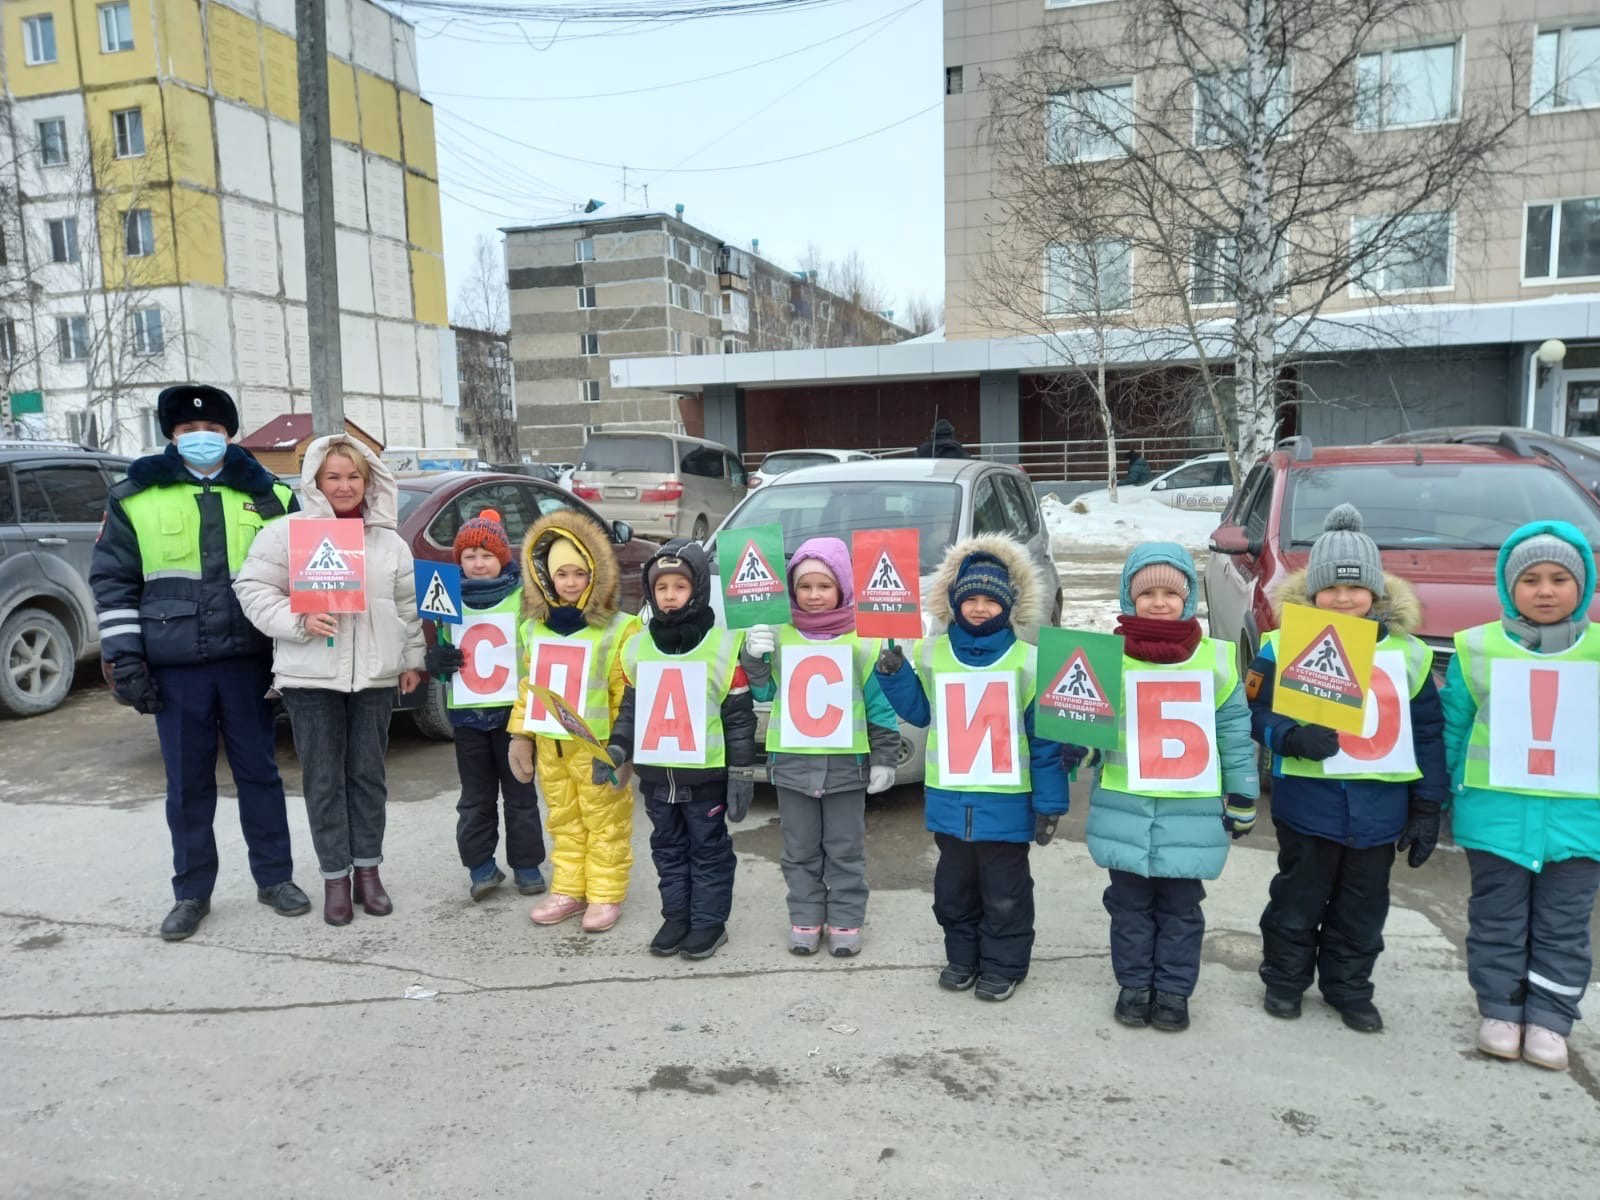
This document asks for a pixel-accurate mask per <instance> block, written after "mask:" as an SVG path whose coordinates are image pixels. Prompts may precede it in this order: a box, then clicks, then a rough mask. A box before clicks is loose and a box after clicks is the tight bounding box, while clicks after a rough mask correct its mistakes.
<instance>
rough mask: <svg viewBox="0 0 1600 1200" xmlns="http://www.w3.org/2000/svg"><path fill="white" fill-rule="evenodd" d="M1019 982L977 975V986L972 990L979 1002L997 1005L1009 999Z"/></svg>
mask: <svg viewBox="0 0 1600 1200" xmlns="http://www.w3.org/2000/svg"><path fill="white" fill-rule="evenodd" d="M1021 982H1022V980H1020V979H1007V978H1005V977H1004V976H1002V975H979V976H978V986H977V987H976V988H975V989H974V990H975V991H976V993H977V996H978V999H979V1000H992V1001H995V1002H996V1003H999V1002H1001V1001H1005V1000H1009V999H1011V997H1012V995H1013V994H1014V993H1015V992H1016V990H1017V985H1018V984H1019V983H1021Z"/></svg>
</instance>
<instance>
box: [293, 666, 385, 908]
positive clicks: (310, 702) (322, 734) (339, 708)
mask: <svg viewBox="0 0 1600 1200" xmlns="http://www.w3.org/2000/svg"><path fill="white" fill-rule="evenodd" d="M394 699H395V696H394V689H393V688H392V687H386V688H367V689H365V690H364V691H359V692H330V691H325V690H323V689H322V688H285V689H284V690H283V706H284V707H285V708H287V709H288V710H289V720H290V722H291V723H292V724H293V726H294V748H295V753H296V754H298V755H299V756H300V770H301V773H302V775H303V777H304V781H305V782H304V784H303V786H304V788H305V793H306V818H307V819H308V820H309V821H310V822H311V844H312V845H313V846H315V847H316V850H317V863H318V865H319V866H320V867H321V868H322V877H323V878H324V879H340V878H343V877H344V876H346V875H348V874H349V873H350V868H351V866H357V867H375V866H377V865H378V864H379V863H381V862H382V861H383V827H384V806H385V805H386V804H387V803H388V800H389V790H388V786H387V784H386V782H385V780H384V773H383V756H384V754H385V753H387V752H388V749H389V714H390V712H391V711H393V709H394Z"/></svg>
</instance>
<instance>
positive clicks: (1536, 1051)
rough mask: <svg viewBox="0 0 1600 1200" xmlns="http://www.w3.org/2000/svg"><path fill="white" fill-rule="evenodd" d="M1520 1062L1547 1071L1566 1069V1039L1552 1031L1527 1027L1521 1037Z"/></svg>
mask: <svg viewBox="0 0 1600 1200" xmlns="http://www.w3.org/2000/svg"><path fill="white" fill-rule="evenodd" d="M1522 1061H1523V1062H1531V1063H1532V1064H1533V1065H1534V1066H1536V1067H1543V1068H1544V1069H1545V1070H1547V1071H1565V1070H1566V1069H1567V1039H1566V1038H1564V1037H1562V1036H1561V1035H1560V1034H1559V1033H1557V1032H1556V1031H1555V1030H1554V1029H1546V1028H1545V1027H1544V1026H1543V1025H1529V1026H1528V1027H1527V1030H1526V1031H1525V1032H1524V1033H1523V1035H1522Z"/></svg>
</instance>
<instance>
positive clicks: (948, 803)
mask: <svg viewBox="0 0 1600 1200" xmlns="http://www.w3.org/2000/svg"><path fill="white" fill-rule="evenodd" d="M1043 596H1044V588H1043V587H1042V585H1041V583H1040V580H1039V578H1038V575H1037V572H1036V571H1035V570H1034V567H1033V563H1032V561H1031V560H1030V559H1029V557H1028V552H1027V550H1026V549H1025V548H1024V547H1023V546H1022V545H1021V544H1020V543H1018V542H1016V541H1014V540H1013V539H1011V538H1009V537H1006V536H1004V535H985V536H981V537H974V538H968V539H967V540H965V541H962V542H958V543H957V544H956V545H954V546H952V547H951V548H950V549H949V551H947V552H946V554H945V557H944V561H943V563H942V564H941V565H940V567H939V570H938V572H937V574H936V575H935V576H934V578H933V581H932V583H931V584H930V585H929V588H928V596H927V598H926V603H927V605H928V609H929V612H930V613H931V614H932V616H933V617H934V618H935V619H936V620H939V621H942V622H944V623H946V625H947V626H948V628H947V629H946V630H945V632H944V633H942V634H940V635H938V636H937V637H931V638H926V639H924V640H922V641H920V642H918V643H916V644H915V645H914V646H913V649H912V656H913V659H914V661H915V663H916V667H915V668H914V669H913V668H912V667H911V666H910V665H909V664H907V662H906V659H905V655H904V654H903V653H902V652H901V651H900V650H899V649H898V648H897V647H886V648H885V649H884V651H883V653H882V654H881V655H880V656H879V659H878V678H879V680H880V682H881V683H882V686H883V693H884V695H885V696H887V697H888V698H889V703H890V704H892V705H894V709H895V711H896V712H897V713H899V714H900V718H901V719H902V720H903V721H905V722H907V723H908V724H911V725H916V726H918V727H921V728H927V727H928V726H930V725H931V726H932V728H931V729H930V730H929V734H928V748H927V758H926V779H927V783H926V796H927V825H928V829H929V831H931V832H932V834H933V837H934V841H935V842H936V843H937V844H938V847H939V864H938V866H937V867H936V868H935V870H934V876H933V913H934V916H935V917H937V918H938V921H939V924H940V925H941V926H942V927H943V928H944V945H945V957H946V960H947V965H946V966H945V968H944V970H943V971H941V972H940V974H939V986H940V987H942V988H945V989H947V990H949V991H953V992H960V991H965V990H966V989H967V988H971V987H974V986H975V987H976V991H977V996H978V999H980V1000H1009V999H1010V998H1011V995H1012V993H1013V992H1015V991H1016V989H1017V985H1018V984H1019V983H1021V982H1022V981H1023V980H1024V979H1026V978H1027V975H1028V964H1029V961H1030V959H1031V957H1032V953H1033V876H1032V875H1031V874H1030V873H1029V871H1028V847H1029V843H1031V842H1035V841H1037V842H1038V844H1039V845H1041V846H1043V845H1045V844H1047V843H1048V842H1049V841H1050V838H1051V837H1052V836H1053V835H1054V833H1055V828H1056V822H1057V821H1058V820H1059V819H1060V817H1061V814H1062V813H1064V812H1066V811H1067V777H1066V771H1065V770H1064V769H1063V768H1062V765H1061V746H1060V745H1059V743H1056V742H1051V741H1046V740H1044V739H1042V738H1036V737H1034V733H1033V718H1034V711H1035V704H1034V694H1035V691H1036V687H1037V681H1036V678H1035V674H1036V661H1035V659H1036V652H1035V650H1034V648H1033V647H1032V646H1030V645H1028V644H1027V643H1026V642H1023V641H1021V640H1020V639H1019V638H1018V637H1017V630H1018V629H1020V628H1024V627H1027V626H1031V625H1035V624H1037V623H1038V621H1039V618H1040V615H1041V613H1042V612H1043ZM980 670H981V671H985V672H993V673H997V674H998V673H1010V674H1011V676H1012V678H1013V681H1014V686H1015V695H1016V703H1017V712H1016V713H1015V714H1014V715H1013V720H1014V722H1015V725H1014V727H1015V728H1019V729H1020V731H1021V734H1020V736H1018V738H1017V740H1016V742H1015V744H1014V745H1013V746H1011V747H1010V750H1011V752H1012V753H1013V754H1014V755H1015V757H1016V762H1015V764H1013V765H1014V768H1015V769H1014V770H1013V771H1012V772H1010V773H1012V774H1015V775H1016V776H1017V780H1016V782H1014V783H1011V784H1007V785H1004V786H1000V787H995V786H984V785H974V786H964V785H960V784H941V774H940V772H941V767H940V753H939V748H938V743H939V737H940V729H941V726H943V725H945V724H946V722H947V721H949V720H950V719H951V716H952V714H949V713H943V712H941V707H942V706H943V704H944V703H945V689H944V688H942V687H940V686H939V685H940V681H941V680H942V679H948V678H950V677H952V676H956V675H959V674H960V673H964V672H968V671H980ZM930 691H931V693H932V697H933V698H932V700H931V702H930V699H929V692H930ZM966 773H967V774H970V773H971V772H970V771H969V772H966Z"/></svg>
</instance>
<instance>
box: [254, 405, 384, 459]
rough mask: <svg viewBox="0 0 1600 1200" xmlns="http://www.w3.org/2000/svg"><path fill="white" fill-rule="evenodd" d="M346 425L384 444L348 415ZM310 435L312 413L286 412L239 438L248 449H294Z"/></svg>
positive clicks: (372, 440)
mask: <svg viewBox="0 0 1600 1200" xmlns="http://www.w3.org/2000/svg"><path fill="white" fill-rule="evenodd" d="M344 427H345V429H346V430H348V431H349V432H350V433H359V434H360V435H361V436H362V437H364V438H366V439H367V441H369V442H371V443H372V444H373V445H375V446H381V445H383V441H382V439H380V438H375V437H373V436H372V435H371V434H370V433H368V432H367V431H366V430H365V429H363V428H361V426H359V425H357V424H356V423H355V422H354V421H352V420H350V418H348V417H346V418H345V422H344ZM310 436H311V414H310V413H284V414H283V415H282V416H279V417H273V418H272V420H270V421H268V422H267V423H266V424H265V425H263V426H262V427H261V428H260V429H257V430H255V431H254V432H253V433H247V434H245V435H244V437H242V438H240V439H239V445H241V446H243V447H244V448H245V449H246V450H293V449H294V448H295V447H296V446H298V445H299V444H300V443H301V442H303V441H305V440H306V439H307V438H309V437H310Z"/></svg>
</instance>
